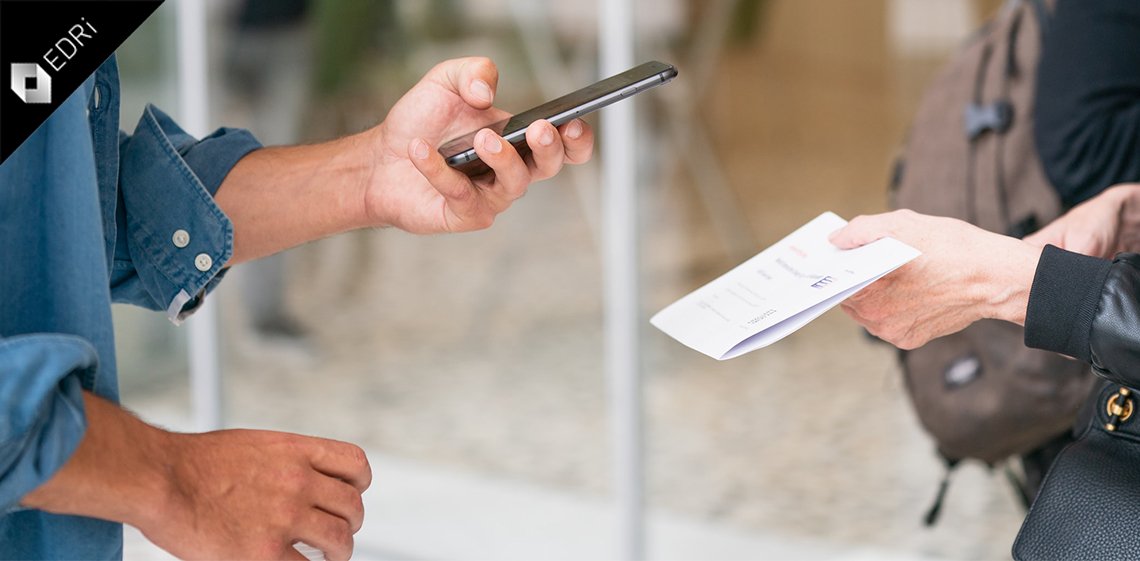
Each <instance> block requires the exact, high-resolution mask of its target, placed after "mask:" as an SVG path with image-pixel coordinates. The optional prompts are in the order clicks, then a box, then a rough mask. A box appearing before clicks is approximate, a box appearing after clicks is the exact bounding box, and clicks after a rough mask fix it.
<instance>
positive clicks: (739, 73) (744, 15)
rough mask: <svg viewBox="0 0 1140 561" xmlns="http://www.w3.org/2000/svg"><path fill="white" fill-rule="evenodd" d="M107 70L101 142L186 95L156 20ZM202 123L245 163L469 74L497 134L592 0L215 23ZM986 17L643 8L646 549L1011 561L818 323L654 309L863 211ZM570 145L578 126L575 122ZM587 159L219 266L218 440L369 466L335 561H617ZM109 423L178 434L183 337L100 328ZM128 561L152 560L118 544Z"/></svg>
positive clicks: (996, 517) (585, 53)
mask: <svg viewBox="0 0 1140 561" xmlns="http://www.w3.org/2000/svg"><path fill="white" fill-rule="evenodd" d="M185 1H192V0H174V1H173V2H167V3H166V4H165V5H164V6H163V7H162V8H160V9H159V11H158V12H157V13H156V14H155V15H154V16H152V17H151V18H150V20H148V22H147V23H146V24H145V25H144V26H143V27H142V28H140V29H139V30H138V31H137V32H136V33H135V34H134V35H133V36H132V37H131V38H130V39H129V40H128V41H127V43H126V44H124V45H123V47H122V48H121V49H120V50H119V52H118V54H119V64H120V67H121V70H122V80H123V108H122V115H123V128H124V129H126V130H128V131H130V130H133V127H134V121H135V120H136V119H137V118H138V115H139V114H140V113H141V111H142V108H143V106H144V105H145V103H148V102H153V103H155V104H156V105H159V106H161V107H164V108H168V109H170V110H171V111H175V110H176V109H177V106H178V104H179V99H178V95H177V91H178V90H177V68H176V66H177V56H176V40H175V39H176V31H175V30H176V21H175V20H176V12H177V10H176V6H175V4H176V3H177V2H185ZM205 3H206V6H207V16H208V27H207V29H208V45H209V52H208V60H209V84H208V91H209V100H210V105H209V111H210V116H209V122H210V127H211V128H213V127H216V126H221V125H226V126H235V127H245V128H249V129H250V130H252V131H253V133H254V134H255V135H257V136H258V137H259V138H260V139H261V140H262V141H263V142H264V143H265V144H267V145H268V144H284V143H298V142H315V141H320V140H323V139H329V138H333V137H335V136H338V135H341V134H345V133H350V132H356V131H360V130H363V129H365V128H368V127H370V126H372V125H374V124H376V123H377V122H379V121H380V120H382V119H383V117H384V115H385V113H386V111H387V108H388V107H390V106H391V105H392V104H393V103H394V102H395V101H396V99H398V98H399V96H400V95H401V94H402V93H403V92H404V91H405V90H407V89H408V88H409V87H410V86H411V85H412V84H414V83H415V81H416V80H418V78H419V77H420V76H421V75H422V74H423V73H424V72H425V71H427V70H428V69H429V68H430V67H431V66H433V65H434V64H435V63H436V62H438V61H440V60H443V59H446V58H453V57H459V56H468V55H485V56H489V57H491V58H493V59H494V60H495V62H496V63H497V64H498V67H499V71H500V80H499V91H498V96H497V100H496V104H497V105H499V106H500V107H502V108H504V109H506V110H508V111H512V112H517V111H521V110H523V109H526V108H529V107H531V106H533V105H536V104H538V103H540V102H542V101H544V100H546V99H550V98H553V97H555V96H557V95H561V94H563V93H566V92H569V91H571V90H574V89H577V88H578V87H581V86H583V85H585V84H588V83H590V82H592V81H594V80H596V79H597V78H598V63H597V61H598V56H599V54H598V52H597V48H596V45H597V42H598V37H597V35H598V22H597V20H598V14H597V6H596V2H592V1H591V2H574V3H571V2H543V1H537V0H355V1H354V0H208V1H206V2H205ZM999 4H1000V0H973V1H965V0H705V1H696V0H638V1H637V2H635V5H636V6H637V8H636V10H635V20H636V28H637V31H636V34H637V48H636V53H637V55H636V58H637V59H638V60H639V61H642V60H650V59H659V60H663V61H667V62H670V63H673V64H675V65H676V66H677V67H678V69H679V71H680V76H679V78H678V79H677V80H675V81H674V82H673V83H672V84H670V85H669V86H667V87H663V88H660V89H656V90H654V91H652V92H650V93H647V94H644V95H642V96H639V97H638V103H637V105H638V109H637V119H638V120H637V122H638V157H639V159H638V167H639V170H640V177H641V181H640V184H639V186H638V201H639V202H638V205H639V212H640V221H639V223H638V229H639V232H640V235H641V262H640V263H639V272H640V286H641V290H642V300H641V302H640V303H639V305H640V310H641V316H642V319H643V325H644V327H643V330H642V338H641V341H640V353H641V356H642V363H643V377H644V378H643V379H644V396H645V427H646V430H645V443H644V446H645V453H646V479H645V487H646V502H647V507H648V509H649V532H648V555H649V557H650V558H653V559H728V558H732V559H1005V558H1008V557H1009V547H1010V544H1011V543H1012V541H1013V538H1014V536H1015V534H1016V532H1017V529H1018V527H1019V524H1020V521H1021V518H1022V517H1023V515H1024V513H1023V511H1022V509H1021V507H1020V505H1019V503H1018V500H1017V498H1016V496H1015V494H1014V492H1013V489H1012V488H1011V487H1010V485H1009V484H1008V483H1007V481H1006V480H1005V476H1004V474H1003V473H1002V471H1001V469H993V470H991V469H990V468H987V467H986V466H983V465H965V466H963V467H962V468H961V469H959V470H958V472H957V473H956V474H955V476H954V479H953V482H952V484H951V488H950V492H949V494H948V496H947V499H946V503H945V505H944V506H943V509H942V518H941V520H940V521H939V523H938V524H937V525H936V526H934V527H933V528H926V527H924V526H923V524H922V517H923V515H924V513H925V512H926V509H927V508H928V507H929V506H930V504H931V502H932V501H933V499H934V496H935V493H936V491H937V489H938V483H939V481H940V479H941V477H942V475H943V468H942V465H941V463H940V461H939V460H938V458H937V456H936V455H935V453H934V450H933V446H932V444H931V442H930V441H929V439H928V438H927V437H926V436H925V435H924V434H923V433H922V432H921V429H920V428H919V427H918V425H917V422H916V420H915V418H914V415H913V412H912V411H911V409H910V405H909V403H908V401H907V399H906V396H905V394H904V391H903V388H902V382H901V380H900V378H899V373H898V371H897V368H896V366H895V364H894V351H893V350H892V349H891V348H887V347H885V346H883V345H881V344H876V343H873V342H870V341H869V340H868V339H867V338H866V337H865V336H863V335H862V334H861V332H860V331H859V330H858V329H857V327H856V326H855V325H854V323H852V322H851V321H849V320H848V319H847V318H846V317H845V316H844V315H843V314H842V313H840V312H838V311H833V312H831V313H829V314H827V315H825V316H823V317H821V318H820V319H819V320H817V321H815V322H813V323H812V324H810V325H808V326H807V327H806V328H804V329H802V330H801V331H799V332H798V333H796V334H795V335H793V336H791V337H789V338H788V339H785V340H783V341H782V342H780V343H779V344H777V345H774V346H772V347H769V348H766V349H763V350H761V351H758V352H754V353H751V354H748V355H745V356H743V357H741V358H738V359H734V360H732V361H728V362H717V361H714V360H712V359H709V358H707V357H704V356H703V355H700V354H699V353H696V352H694V351H691V350H689V349H688V348H685V347H683V346H681V345H680V344H678V343H676V342H675V341H673V340H671V339H669V338H668V337H666V336H665V335H663V334H662V333H660V332H658V331H657V330H655V329H653V328H652V327H650V326H649V325H648V318H649V316H650V315H652V314H653V313H655V312H656V311H657V310H659V309H661V308H662V307H664V306H665V305H667V304H669V303H670V302H672V301H673V300H675V299H677V298H679V297H680V296H682V295H684V294H685V293H687V292H688V291H690V290H692V289H694V288H696V287H698V286H700V285H701V284H703V283H705V282H708V281H709V280H711V279H713V278H715V277H717V276H719V275H720V274H721V273H723V272H725V271H726V270H728V269H729V268H731V267H732V266H734V265H736V264H737V263H739V262H741V261H743V260H744V259H746V258H747V257H750V256H751V255H753V254H754V253H756V252H758V251H759V250H760V249H762V248H764V247H766V246H767V245H770V244H771V243H773V242H775V241H777V240H778V239H780V238H781V237H783V236H784V235H786V234H787V233H789V232H790V231H792V230H793V229H794V228H795V227H797V226H799V225H801V224H802V223H804V222H806V221H808V220H810V219H811V218H813V217H815V216H817V215H818V214H820V213H821V212H823V211H826V210H832V211H835V212H836V213H838V214H840V215H841V216H844V217H846V218H851V217H853V216H855V215H857V214H861V213H871V212H878V211H882V210H884V209H885V208H886V201H887V200H886V185H887V179H888V176H889V173H890V169H891V162H892V158H893V155H894V154H895V152H896V150H897V148H898V146H899V144H900V142H901V141H902V140H903V138H904V136H905V132H906V127H907V124H908V122H909V120H910V116H911V114H912V112H913V111H914V109H915V108H916V106H917V103H918V100H919V97H920V95H921V94H922V91H923V88H924V86H925V84H926V83H927V82H928V80H929V79H930V78H931V77H932V76H933V73H934V72H936V71H937V69H938V68H939V66H940V64H941V63H942V62H943V61H945V60H946V58H947V56H948V55H949V54H950V53H952V52H953V50H954V49H955V47H956V46H957V45H958V44H959V43H960V41H961V40H962V39H963V38H964V37H966V36H967V35H968V34H969V33H970V31H971V30H972V29H974V28H975V27H976V26H978V25H979V24H980V23H981V22H982V21H983V20H984V18H985V17H986V16H988V15H990V14H991V13H992V12H993V11H994V10H995V9H996V8H997V7H998V5H999ZM590 120H591V122H592V123H594V124H595V126H597V118H596V115H595V116H594V117H592V118H591V119H590ZM600 160H601V158H600V157H599V158H595V160H594V161H593V162H591V163H590V164H588V165H585V166H581V167H578V168H575V169H573V170H567V171H568V172H564V173H563V174H561V175H560V176H559V177H557V178H555V179H552V180H549V181H546V182H544V183H540V184H537V185H534V186H533V187H532V188H531V189H530V191H529V194H528V195H527V196H526V197H525V198H524V199H523V200H521V201H519V202H518V203H516V204H515V205H514V207H512V209H511V210H510V212H508V213H506V214H504V215H503V216H502V217H501V218H499V220H498V222H497V223H496V225H495V227H494V228H492V229H490V230H487V231H484V232H479V233H474V234H464V235H455V236H432V237H416V236H412V235H408V234H404V233H402V232H398V231H393V230H375V231H361V232H354V233H351V234H348V235H344V236H340V237H337V238H333V239H328V240H324V241H320V242H316V243H312V244H309V245H306V246H304V247H301V248H297V249H295V250H292V251H290V252H288V253H286V254H284V255H282V256H279V257H275V258H271V259H269V260H266V261H262V262H258V263H254V264H251V265H249V266H243V267H241V268H238V269H235V270H234V271H232V272H231V273H230V274H229V276H228V278H227V281H226V282H225V283H223V285H222V288H221V289H220V290H219V291H218V293H217V294H216V296H215V298H214V303H215V304H217V305H218V309H219V316H220V326H221V367H222V371H223V373H224V418H225V423H226V425H227V426H230V427H256V428H268V429H277V430H287V431H293V432H300V433H305V434H312V435H320V436H326V437H329V438H336V439H341V440H347V441H351V442H354V443H357V444H359V445H361V446H363V447H364V448H365V449H366V450H368V452H369V455H370V458H371V459H372V462H373V466H374V471H375V484H374V486H373V488H372V489H371V490H369V492H368V493H367V494H366V500H367V507H368V510H367V521H366V523H365V527H364V529H363V530H362V532H361V534H359V535H358V540H357V554H356V558H358V559H586V558H598V559H610V558H616V557H617V556H618V555H619V553H618V551H619V550H618V548H617V546H616V545H615V544H616V543H617V540H618V536H616V535H615V534H616V532H617V529H616V523H615V518H614V513H613V506H612V498H613V494H614V490H613V488H612V484H611V482H612V471H611V470H612V459H613V458H612V457H611V456H612V450H611V446H610V441H609V433H608V424H607V423H608V417H607V415H608V414H609V412H608V408H607V395H606V383H605V377H604V376H605V373H604V367H603V334H602V325H603V323H602V321H603V315H602V313H603V300H602V269H601V251H600V249H601V248H600V247H599V243H601V237H600V234H599V222H600V213H601V209H600V204H601V193H600V175H599V173H600V172H599V164H600ZM115 314H116V328H117V330H118V345H119V352H120V361H119V362H120V363H121V370H122V372H121V377H122V385H123V396H124V402H125V404H126V405H127V406H128V407H129V408H131V409H133V410H134V411H136V412H138V413H139V414H140V415H141V416H142V417H144V418H146V419H148V420H151V421H153V422H156V423H159V424H162V425H164V426H167V427H170V428H173V429H187V430H188V429H190V428H191V427H192V426H193V423H192V418H191V408H190V398H189V388H188V381H187V380H188V374H187V367H186V364H187V344H186V331H187V330H186V328H176V327H174V326H172V325H170V324H169V323H168V322H167V321H166V320H165V319H164V318H163V317H162V316H161V315H156V314H149V313H146V312H143V311H141V310H136V309H131V308H125V307H117V308H116V310H115ZM126 556H127V558H128V559H159V558H164V555H163V554H162V552H160V551H158V550H156V549H154V548H153V547H152V546H149V545H148V544H147V543H146V541H145V540H144V539H143V538H142V537H141V536H139V535H138V534H137V533H135V532H133V531H128V544H127V552H126Z"/></svg>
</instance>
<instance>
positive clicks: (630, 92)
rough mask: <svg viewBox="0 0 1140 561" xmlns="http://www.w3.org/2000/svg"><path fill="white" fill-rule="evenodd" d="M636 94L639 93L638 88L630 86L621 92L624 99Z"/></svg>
mask: <svg viewBox="0 0 1140 561" xmlns="http://www.w3.org/2000/svg"><path fill="white" fill-rule="evenodd" d="M635 93H637V86H630V87H628V88H626V89H624V90H622V91H621V96H622V97H629V96H631V95H633V94H635Z"/></svg>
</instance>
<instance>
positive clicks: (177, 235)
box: [171, 230, 190, 247]
mask: <svg viewBox="0 0 1140 561" xmlns="http://www.w3.org/2000/svg"><path fill="white" fill-rule="evenodd" d="M171 241H173V242H174V247H186V246H188V245H190V232H187V231H186V230H175V231H174V236H173V237H172V238H171Z"/></svg>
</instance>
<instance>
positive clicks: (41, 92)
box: [12, 62, 51, 103]
mask: <svg viewBox="0 0 1140 561" xmlns="http://www.w3.org/2000/svg"><path fill="white" fill-rule="evenodd" d="M29 81H31V82H32V87H30V88H29V87H28V82H29ZM12 91H14V92H16V95H18V96H20V99H22V100H24V103H51V76H50V75H49V74H48V73H47V72H45V71H44V69H43V68H41V67H40V65H38V64H36V63H34V62H16V63H12Z"/></svg>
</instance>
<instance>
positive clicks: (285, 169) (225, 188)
mask: <svg viewBox="0 0 1140 561" xmlns="http://www.w3.org/2000/svg"><path fill="white" fill-rule="evenodd" d="M366 136H367V133H361V134H357V135H352V136H347V137H344V138H341V139H337V140H333V141H330V142H325V143H322V144H313V145H302V146H286V147H270V148H262V149H260V150H255V151H253V152H251V153H250V154H249V155H247V156H246V157H244V158H242V159H241V161H239V162H238V164H237V165H236V166H234V168H233V169H232V170H231V171H230V173H229V175H227V176H226V179H225V181H223V182H222V185H221V187H220V188H219V189H218V193H217V195H216V200H217V203H218V206H219V207H221V209H222V211H223V212H225V213H226V216H228V217H229V218H230V220H231V222H233V226H234V252H233V257H231V258H230V262H229V264H230V265H234V264H237V263H241V262H244V261H249V260H252V259H257V258H259V257H264V256H266V255H270V254H273V253H277V252H278V251H282V250H284V249H288V248H290V247H294V246H297V245H300V244H303V243H305V242H308V241H312V240H316V239H320V238H324V237H327V236H331V235H333V234H337V233H340V232H344V231H347V230H352V229H355V228H362V227H365V226H367V225H368V219H367V216H366V214H365V206H364V196H365V189H366V183H367V180H368V178H369V173H370V171H371V164H370V158H369V152H368V150H369V147H368V146H367V144H366V142H365V138H366Z"/></svg>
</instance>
